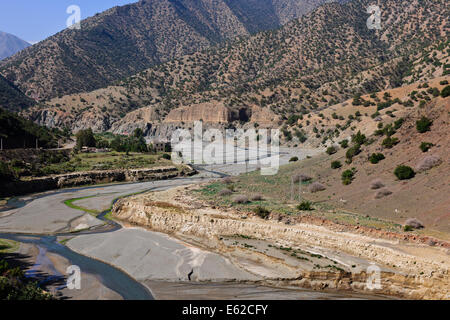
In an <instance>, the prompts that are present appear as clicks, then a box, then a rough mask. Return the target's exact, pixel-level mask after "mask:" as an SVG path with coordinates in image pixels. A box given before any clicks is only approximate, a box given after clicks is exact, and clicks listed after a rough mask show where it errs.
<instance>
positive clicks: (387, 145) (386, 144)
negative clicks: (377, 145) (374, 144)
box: [381, 137, 400, 149]
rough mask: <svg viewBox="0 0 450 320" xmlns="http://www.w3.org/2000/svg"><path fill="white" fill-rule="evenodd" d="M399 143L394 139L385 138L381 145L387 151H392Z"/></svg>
mask: <svg viewBox="0 0 450 320" xmlns="http://www.w3.org/2000/svg"><path fill="white" fill-rule="evenodd" d="M399 142H400V141H399V140H398V138H395V137H387V138H386V139H384V140H383V142H382V143H381V145H382V146H383V147H385V148H387V149H392V148H393V147H394V146H395V145H397V144H398V143H399Z"/></svg>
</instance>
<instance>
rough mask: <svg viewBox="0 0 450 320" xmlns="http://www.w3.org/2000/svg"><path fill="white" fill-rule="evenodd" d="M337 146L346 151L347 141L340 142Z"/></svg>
mask: <svg viewBox="0 0 450 320" xmlns="http://www.w3.org/2000/svg"><path fill="white" fill-rule="evenodd" d="M339 144H340V145H341V148H342V149H347V148H348V140H347V139H345V140H342V141H341V142H340V143H339Z"/></svg>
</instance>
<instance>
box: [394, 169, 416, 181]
mask: <svg viewBox="0 0 450 320" xmlns="http://www.w3.org/2000/svg"><path fill="white" fill-rule="evenodd" d="M394 174H395V176H396V177H397V178H398V179H399V180H408V179H412V178H414V177H415V175H416V173H415V172H414V170H413V168H411V167H408V166H398V167H397V168H396V169H395V171H394Z"/></svg>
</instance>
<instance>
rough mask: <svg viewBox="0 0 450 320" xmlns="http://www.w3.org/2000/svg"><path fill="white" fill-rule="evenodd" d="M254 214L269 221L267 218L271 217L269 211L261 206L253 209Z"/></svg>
mask: <svg viewBox="0 0 450 320" xmlns="http://www.w3.org/2000/svg"><path fill="white" fill-rule="evenodd" d="M253 212H254V213H255V214H256V215H257V216H258V217H260V218H262V219H267V217H269V215H270V211H269V210H267V209H266V208H263V207H260V206H258V207H256V208H255V209H253Z"/></svg>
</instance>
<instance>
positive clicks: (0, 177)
mask: <svg viewBox="0 0 450 320" xmlns="http://www.w3.org/2000/svg"><path fill="white" fill-rule="evenodd" d="M13 180H15V174H14V172H13V170H12V169H11V168H10V167H9V165H8V164H7V163H5V162H3V161H0V181H1V182H6V181H13Z"/></svg>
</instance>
